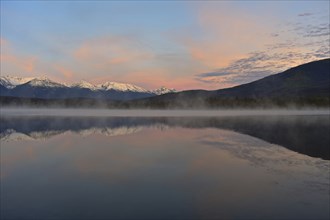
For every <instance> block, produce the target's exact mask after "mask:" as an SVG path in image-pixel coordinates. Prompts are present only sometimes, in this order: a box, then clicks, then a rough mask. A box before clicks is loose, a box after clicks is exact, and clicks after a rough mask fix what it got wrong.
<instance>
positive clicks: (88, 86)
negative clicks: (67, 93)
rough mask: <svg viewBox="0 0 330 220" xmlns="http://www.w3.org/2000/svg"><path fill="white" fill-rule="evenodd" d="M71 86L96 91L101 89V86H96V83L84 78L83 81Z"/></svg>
mask: <svg viewBox="0 0 330 220" xmlns="http://www.w3.org/2000/svg"><path fill="white" fill-rule="evenodd" d="M71 87H72V88H81V89H90V90H92V91H95V90H98V89H99V87H97V86H95V85H93V84H91V83H89V82H87V81H85V80H82V81H80V82H78V83H73V84H72V85H71Z"/></svg>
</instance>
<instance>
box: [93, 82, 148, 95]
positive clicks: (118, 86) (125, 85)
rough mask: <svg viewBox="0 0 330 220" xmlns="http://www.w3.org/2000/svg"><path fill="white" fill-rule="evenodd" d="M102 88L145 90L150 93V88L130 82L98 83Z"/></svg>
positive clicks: (127, 90) (128, 90) (125, 90)
mask: <svg viewBox="0 0 330 220" xmlns="http://www.w3.org/2000/svg"><path fill="white" fill-rule="evenodd" d="M97 87H99V88H100V89H102V90H106V91H107V90H117V91H121V92H143V93H150V91H149V90H147V89H144V88H141V87H139V86H136V85H132V84H128V83H117V82H105V83H103V84H99V85H97Z"/></svg>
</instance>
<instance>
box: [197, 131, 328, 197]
mask: <svg viewBox="0 0 330 220" xmlns="http://www.w3.org/2000/svg"><path fill="white" fill-rule="evenodd" d="M197 141H198V142H199V143H201V144H203V145H208V146H212V147H216V148H218V149H221V150H225V151H227V152H229V153H230V154H231V155H233V156H234V157H236V158H239V159H243V160H246V161H248V162H249V163H250V164H251V166H255V167H260V168H262V169H265V170H267V172H270V173H272V174H275V175H280V176H283V177H285V178H289V179H291V180H292V181H294V182H295V183H296V185H295V186H294V187H295V190H297V191H300V190H308V189H309V190H312V191H313V190H315V191H321V192H325V193H330V188H329V184H330V180H329V178H330V174H329V170H330V161H327V160H322V159H319V158H312V157H309V156H306V155H302V154H298V153H295V152H293V151H290V150H288V149H286V148H284V147H281V146H278V145H273V144H269V143H267V142H265V141H262V140H260V139H257V138H253V137H251V136H248V135H243V134H239V133H236V132H232V131H226V130H218V135H216V136H215V135H205V136H201V137H199V138H198V139H197ZM306 186H308V187H306Z"/></svg>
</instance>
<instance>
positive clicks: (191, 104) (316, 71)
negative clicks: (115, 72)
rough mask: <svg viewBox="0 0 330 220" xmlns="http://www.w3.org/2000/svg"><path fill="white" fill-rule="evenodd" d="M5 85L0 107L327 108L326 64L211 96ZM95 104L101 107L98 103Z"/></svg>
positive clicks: (329, 78) (115, 87)
mask: <svg viewBox="0 0 330 220" xmlns="http://www.w3.org/2000/svg"><path fill="white" fill-rule="evenodd" d="M5 79H7V78H4V77H2V78H1V84H0V88H1V97H0V103H1V104H2V105H12V104H14V105H25V104H28V105H38V106H48V105H60V106H63V107H81V106H83V107H107V108H160V109H162V108H222V107H225V108H227V107H228V108H231V107H272V106H275V107H289V106H292V105H293V106H297V107H299V106H316V107H330V58H328V59H324V60H318V61H314V62H310V63H306V64H303V65H299V66H296V67H293V68H291V69H288V70H286V71H284V72H281V73H278V74H274V75H270V76H267V77H265V78H262V79H259V80H256V81H253V82H250V83H247V84H243V85H239V86H235V87H232V88H226V89H219V90H213V91H208V90H187V91H181V92H176V91H175V90H173V89H172V90H170V89H167V88H160V89H158V90H154V91H149V90H145V89H143V88H141V87H138V86H134V85H130V84H120V83H112V82H106V83H103V84H101V85H97V86H94V85H92V84H90V83H88V82H81V83H78V84H73V85H71V86H67V85H65V84H60V83H56V82H53V81H50V80H48V79H38V78H34V79H32V80H31V79H30V78H29V79H30V81H28V79H22V80H16V81H14V80H12V81H11V82H10V83H8V80H7V81H6V80H5ZM21 82H25V83H23V84H21ZM22 97H28V99H27V98H25V99H24V98H22ZM31 98H32V99H31ZM55 98H56V100H55ZM59 99H61V100H59ZM100 99H102V102H99V101H100Z"/></svg>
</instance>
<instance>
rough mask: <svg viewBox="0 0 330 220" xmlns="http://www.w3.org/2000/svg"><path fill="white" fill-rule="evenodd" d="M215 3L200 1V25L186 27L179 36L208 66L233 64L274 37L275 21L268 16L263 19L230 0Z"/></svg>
mask: <svg viewBox="0 0 330 220" xmlns="http://www.w3.org/2000/svg"><path fill="white" fill-rule="evenodd" d="M214 4H216V6H215V5H213V4H203V5H199V6H200V7H198V8H196V19H197V22H198V28H197V29H194V30H188V31H187V30H183V31H182V33H181V36H180V37H179V43H180V44H182V45H183V46H185V49H186V50H187V51H188V53H189V55H190V56H191V57H192V59H193V60H194V61H195V62H198V63H199V64H200V65H201V66H203V67H204V69H210V68H218V67H222V66H226V65H229V63H230V62H232V61H233V60H235V59H240V58H243V57H245V56H246V53H248V52H250V51H251V50H257V49H259V48H260V46H262V45H263V44H266V43H270V42H271V41H272V39H270V38H269V31H270V30H269V27H270V24H269V23H270V22H271V21H269V19H268V18H265V19H264V20H261V19H260V18H259V17H258V16H256V15H254V14H252V13H249V12H248V11H246V10H245V9H242V8H241V9H240V8H234V7H232V6H231V5H230V4H227V3H226V2H221V3H219V2H216V3H214ZM218 4H220V5H218ZM219 6H221V7H219ZM238 15H239V16H238ZM197 31H198V33H197V34H196V32H197Z"/></svg>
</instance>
